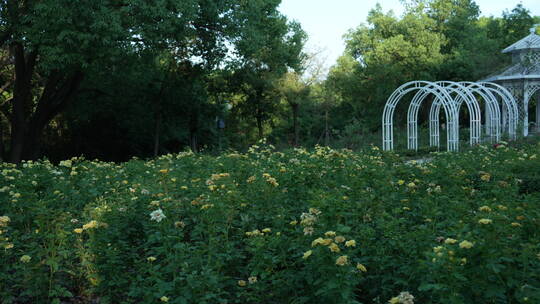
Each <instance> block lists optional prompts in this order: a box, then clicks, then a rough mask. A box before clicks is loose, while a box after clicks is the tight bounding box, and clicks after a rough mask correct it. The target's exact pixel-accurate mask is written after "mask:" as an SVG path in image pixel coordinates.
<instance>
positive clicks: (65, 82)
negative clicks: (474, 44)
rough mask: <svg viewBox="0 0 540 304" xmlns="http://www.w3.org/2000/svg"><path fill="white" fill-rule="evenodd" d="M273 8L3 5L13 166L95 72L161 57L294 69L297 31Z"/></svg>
mask: <svg viewBox="0 0 540 304" xmlns="http://www.w3.org/2000/svg"><path fill="white" fill-rule="evenodd" d="M279 2H280V1H276V0H257V1H244V0H156V1H145V0H123V1H113V0H96V1H84V0H45V1H37V0H2V1H0V17H1V19H0V48H1V49H2V56H3V57H4V61H5V62H7V63H9V64H11V65H13V67H14V68H13V70H9V69H8V70H5V69H4V70H2V72H3V73H2V78H3V80H5V81H6V82H9V81H11V82H13V85H8V87H6V88H4V89H6V91H7V92H9V94H8V95H9V96H7V97H5V98H3V99H2V107H1V109H2V113H3V114H4V116H5V117H6V118H8V119H9V122H10V126H9V130H10V136H9V137H10V143H9V144H8V145H7V146H8V148H9V150H10V153H9V159H10V160H11V161H13V162H18V161H20V160H21V159H25V158H26V159H28V158H35V157H37V156H38V155H39V147H40V138H41V136H42V133H43V130H44V128H45V127H46V126H47V125H48V124H49V122H50V121H51V120H52V119H53V118H54V117H56V116H57V115H58V114H59V113H61V112H62V111H64V109H65V108H66V107H67V106H68V105H69V104H70V103H71V102H73V101H74V99H76V96H77V93H78V92H79V88H80V87H81V83H82V82H83V81H84V79H85V78H88V77H94V75H89V74H90V73H92V71H97V72H99V71H100V69H99V67H102V68H105V67H113V69H112V70H110V71H109V72H110V73H116V70H115V69H114V66H117V65H119V64H124V63H125V60H124V58H125V57H126V56H127V57H129V56H143V55H144V56H148V54H149V53H150V54H155V56H160V54H163V53H167V54H170V55H172V60H173V61H175V62H177V64H175V66H184V67H187V66H190V67H196V66H197V67H198V68H195V69H192V68H189V69H191V70H192V71H195V70H199V71H204V73H210V72H212V71H215V70H216V69H218V68H223V67H224V66H226V65H228V64H232V63H234V65H236V67H237V68H238V67H240V66H250V65H256V66H257V68H261V67H268V69H269V70H272V71H273V72H276V73H285V72H286V70H287V67H292V68H294V67H295V66H297V64H296V63H295V60H296V61H298V60H297V59H296V58H298V56H299V54H300V50H301V48H302V44H303V40H302V39H301V38H299V37H301V36H302V34H301V33H303V32H302V31H301V29H300V28H299V26H298V25H297V24H294V23H289V22H288V21H287V20H286V19H285V18H284V17H283V16H282V15H281V14H279V13H278V12H277V6H278V5H279ZM299 35H300V36H299ZM181 62H184V64H178V63H181ZM132 63H134V62H133V61H132ZM96 67H97V68H96ZM104 70H105V69H104ZM165 70H166V69H165ZM184 70H185V68H184ZM10 74H11V75H10ZM181 74H182V73H181ZM188 74H189V75H186V74H185V73H184V74H183V75H181V76H184V77H188V78H189V77H190V75H192V74H190V73H188ZM167 76H169V77H179V76H180V74H176V75H173V74H170V73H169V74H167ZM197 77H199V76H197ZM94 78H95V77H94ZM102 80H103V81H106V78H103V79H102ZM88 89H96V88H88ZM3 149H4V148H3Z"/></svg>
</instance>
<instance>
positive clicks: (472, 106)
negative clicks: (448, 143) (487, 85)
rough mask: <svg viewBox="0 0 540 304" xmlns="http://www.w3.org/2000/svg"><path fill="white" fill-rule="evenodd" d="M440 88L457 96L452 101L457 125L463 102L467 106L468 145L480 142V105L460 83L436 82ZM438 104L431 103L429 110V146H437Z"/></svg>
mask: <svg viewBox="0 0 540 304" xmlns="http://www.w3.org/2000/svg"><path fill="white" fill-rule="evenodd" d="M437 84H439V85H440V86H442V87H445V88H446V89H447V90H449V91H450V92H451V93H456V94H457V96H456V98H455V99H454V101H455V102H456V107H457V109H456V110H457V117H458V124H459V110H460V108H461V105H462V104H463V102H465V104H466V105H467V109H468V110H469V143H470V145H471V146H472V145H474V144H477V143H479V142H480V137H481V130H482V125H481V122H482V111H481V109H480V105H479V104H478V101H477V100H476V97H475V96H474V94H473V93H472V92H471V91H470V89H468V88H467V87H465V86H463V85H462V84H460V83H457V82H453V81H438V82H437ZM440 107H441V106H440V103H433V104H432V106H431V110H430V125H429V127H430V130H429V133H430V139H431V140H430V145H432V146H437V147H438V146H439V113H440Z"/></svg>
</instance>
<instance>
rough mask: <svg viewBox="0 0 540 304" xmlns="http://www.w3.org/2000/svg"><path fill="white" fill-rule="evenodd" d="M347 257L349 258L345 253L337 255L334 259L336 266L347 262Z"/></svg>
mask: <svg viewBox="0 0 540 304" xmlns="http://www.w3.org/2000/svg"><path fill="white" fill-rule="evenodd" d="M348 259H349V258H348V257H347V256H346V255H342V256H340V257H338V258H337V259H336V265H338V266H344V265H346V264H347V263H348V262H349V260H348Z"/></svg>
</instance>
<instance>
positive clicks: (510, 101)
mask: <svg viewBox="0 0 540 304" xmlns="http://www.w3.org/2000/svg"><path fill="white" fill-rule="evenodd" d="M478 84H479V85H481V86H483V87H486V88H489V89H490V90H492V92H493V93H496V94H497V95H499V96H500V97H501V100H502V102H503V104H502V117H501V118H502V121H501V123H502V128H503V130H504V129H505V127H506V125H508V135H509V137H510V139H516V130H517V124H518V120H519V108H518V104H517V102H516V100H515V99H514V96H512V94H511V93H510V92H509V91H508V90H507V89H506V88H504V87H503V86H501V85H498V84H496V83H493V82H479V83H478Z"/></svg>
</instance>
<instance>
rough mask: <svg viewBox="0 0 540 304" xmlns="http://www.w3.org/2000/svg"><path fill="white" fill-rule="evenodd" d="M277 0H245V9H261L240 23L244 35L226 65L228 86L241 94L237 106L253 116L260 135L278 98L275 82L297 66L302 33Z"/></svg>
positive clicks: (301, 46) (298, 65) (245, 114)
mask: <svg viewBox="0 0 540 304" xmlns="http://www.w3.org/2000/svg"><path fill="white" fill-rule="evenodd" d="M279 3H280V1H279V0H274V1H266V2H265V1H262V0H255V1H246V2H244V5H245V10H244V11H245V12H246V13H248V14H249V13H250V12H252V11H261V10H262V11H264V12H266V14H265V15H264V16H262V17H263V18H262V17H259V18H250V19H248V22H246V23H244V24H243V25H242V27H243V29H242V30H243V31H244V32H245V33H247V35H246V36H245V37H244V39H242V40H241V41H238V42H237V43H236V44H235V45H234V46H235V54H236V55H237V60H235V61H234V62H233V63H232V64H231V65H230V67H231V68H232V70H233V73H232V76H231V77H232V80H231V82H232V86H233V87H235V88H236V90H237V91H238V92H240V93H242V95H244V98H242V99H240V100H239V103H238V104H237V106H238V107H239V109H240V112H241V113H243V115H244V116H247V117H249V116H252V117H253V118H255V122H256V128H257V131H258V137H259V138H263V137H264V129H263V125H264V123H265V121H267V120H268V119H269V118H270V115H271V113H272V112H273V111H274V110H275V108H276V104H277V102H278V101H279V96H278V94H276V85H277V83H278V81H279V79H280V78H281V76H282V75H284V74H285V73H286V72H287V71H288V70H297V71H299V70H300V68H301V62H302V56H303V54H302V48H303V46H304V42H305V39H306V34H305V32H304V31H303V30H302V28H301V27H300V25H299V24H298V23H296V22H288V21H287V19H286V18H285V17H284V16H283V15H282V14H281V13H279V11H278V10H277V7H278V5H279Z"/></svg>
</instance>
